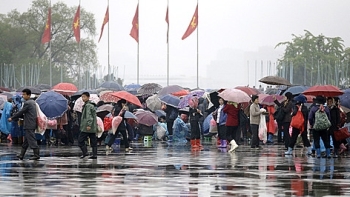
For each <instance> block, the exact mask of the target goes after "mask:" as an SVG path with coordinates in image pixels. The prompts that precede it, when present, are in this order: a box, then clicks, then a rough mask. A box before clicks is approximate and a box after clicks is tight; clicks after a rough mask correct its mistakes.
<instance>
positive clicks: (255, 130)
mask: <svg viewBox="0 0 350 197" xmlns="http://www.w3.org/2000/svg"><path fill="white" fill-rule="evenodd" d="M250 129H251V130H252V144H251V147H252V148H256V147H259V141H260V140H259V125H258V124H251V125H250Z"/></svg>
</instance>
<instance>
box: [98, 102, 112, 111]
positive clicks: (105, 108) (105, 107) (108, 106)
mask: <svg viewBox="0 0 350 197" xmlns="http://www.w3.org/2000/svg"><path fill="white" fill-rule="evenodd" d="M113 108H114V107H113V105H111V104H104V105H101V106H100V107H98V108H97V111H98V110H99V111H108V112H111V111H112V110H113Z"/></svg>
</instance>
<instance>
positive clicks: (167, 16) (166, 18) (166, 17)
mask: <svg viewBox="0 0 350 197" xmlns="http://www.w3.org/2000/svg"><path fill="white" fill-rule="evenodd" d="M165 22H166V23H167V24H168V30H167V33H166V42H167V43H168V42H169V7H167V8H166V16H165Z"/></svg>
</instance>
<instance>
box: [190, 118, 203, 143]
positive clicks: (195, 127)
mask: <svg viewBox="0 0 350 197" xmlns="http://www.w3.org/2000/svg"><path fill="white" fill-rule="evenodd" d="M198 139H201V131H200V129H199V123H198V121H191V140H198Z"/></svg>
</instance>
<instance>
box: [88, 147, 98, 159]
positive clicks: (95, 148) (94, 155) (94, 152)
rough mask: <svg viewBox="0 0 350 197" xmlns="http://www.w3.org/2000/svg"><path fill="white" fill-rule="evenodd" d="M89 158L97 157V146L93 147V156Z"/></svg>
mask: <svg viewBox="0 0 350 197" xmlns="http://www.w3.org/2000/svg"><path fill="white" fill-rule="evenodd" d="M89 159H97V147H92V156H91V157H89Z"/></svg>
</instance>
